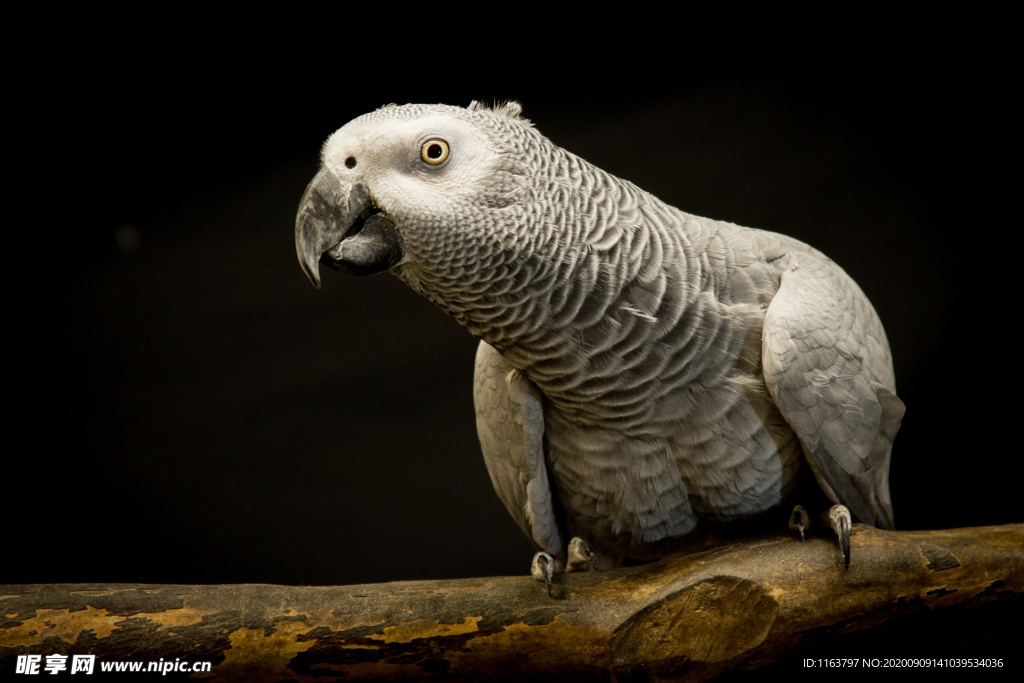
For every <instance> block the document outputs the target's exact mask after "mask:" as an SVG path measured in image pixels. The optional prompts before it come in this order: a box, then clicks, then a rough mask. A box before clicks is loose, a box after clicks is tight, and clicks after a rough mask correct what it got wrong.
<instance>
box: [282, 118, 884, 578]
mask: <svg viewBox="0 0 1024 683" xmlns="http://www.w3.org/2000/svg"><path fill="white" fill-rule="evenodd" d="M520 113H521V110H520V106H519V105H518V104H517V103H508V104H504V105H497V106H494V107H487V106H483V105H480V104H478V103H475V102H474V103H472V104H471V105H470V106H469V107H468V108H466V109H463V108H460V107H452V106H443V105H405V106H395V105H389V106H385V107H383V108H381V109H378V110H377V111H374V112H372V113H369V114H366V115H364V116H360V117H359V118H356V119H355V120H353V121H351V122H350V123H348V124H347V125H345V126H344V127H343V128H341V129H340V130H338V131H337V132H336V133H334V134H333V135H332V136H331V137H330V138H329V139H328V140H327V142H326V143H325V145H324V148H323V154H322V166H321V169H320V171H319V172H318V173H317V174H316V176H315V177H314V178H313V180H312V182H311V183H310V184H309V187H308V188H307V189H306V192H305V194H304V195H303V197H302V201H301V205H300V208H299V211H298V216H297V218H296V228H295V230H296V249H297V252H298V257H299V262H300V263H301V265H302V268H303V269H304V270H305V272H306V275H307V276H308V277H309V279H310V280H311V281H312V282H313V284H314V285H315V286H317V287H319V286H320V275H319V264H320V263H324V264H326V265H328V266H330V267H332V268H335V269H338V270H342V271H347V272H352V273H357V274H368V273H375V272H380V271H383V270H390V271H391V272H392V273H393V274H394V275H396V276H398V277H399V278H400V279H401V280H403V281H404V282H405V283H406V284H408V285H409V286H410V287H412V289H413V290H415V291H416V292H418V293H420V294H421V295H422V296H424V297H426V298H427V299H429V300H430V301H432V302H434V303H435V304H437V305H438V306H440V307H441V308H442V309H443V310H444V311H446V312H447V313H449V314H450V315H451V316H453V317H454V318H455V319H456V320H457V321H458V322H459V323H461V324H462V325H463V326H464V327H465V328H466V329H467V330H469V332H471V333H472V334H473V335H475V336H477V337H479V338H480V340H481V342H480V346H479V350H478V352H477V357H476V375H475V382H474V397H475V402H476V414H477V429H478V433H479V436H480V444H481V446H482V449H483V454H484V460H485V461H486V464H487V469H488V471H489V473H490V476H491V480H492V482H493V483H494V487H495V489H496V491H497V493H498V495H499V497H500V498H501V500H502V502H503V503H504V504H505V506H506V507H507V508H508V511H509V512H510V513H511V514H512V516H513V517H514V518H515V520H516V522H517V523H518V524H519V526H520V527H522V529H523V531H524V532H525V533H526V534H527V536H529V537H530V539H531V540H532V541H533V543H534V544H535V546H536V549H537V551H538V552H537V554H536V555H535V556H534V562H533V565H532V573H533V575H534V576H535V577H536V578H538V579H543V580H546V581H548V588H549V590H550V585H551V584H550V579H551V576H552V574H553V572H559V571H566V570H576V569H581V568H585V567H586V565H587V564H588V562H589V563H593V564H599V565H603V566H617V565H621V564H624V563H628V562H635V561H645V560H649V559H654V558H657V557H659V556H662V555H664V554H666V553H668V552H670V551H673V550H676V549H677V548H681V547H686V546H687V545H694V544H696V543H697V539H700V538H701V537H702V536H703V535H705V534H710V535H711V536H714V534H715V533H718V532H721V531H722V530H729V529H735V528H740V529H742V528H747V527H749V525H750V524H751V523H752V521H753V520H755V519H756V518H758V517H762V516H763V515H764V513H767V512H769V511H772V510H780V509H781V506H782V505H783V503H784V502H791V501H792V496H791V494H792V493H793V492H794V491H795V490H796V489H797V486H798V485H799V484H801V483H802V482H806V481H810V482H811V484H812V486H813V482H815V481H816V482H817V485H818V487H820V491H821V492H823V493H824V494H825V496H827V498H828V499H829V500H831V502H832V503H834V504H835V505H834V506H833V507H832V508H831V510H830V513H829V518H830V520H831V524H832V526H833V528H834V529H835V530H836V533H838V534H839V536H840V541H841V543H842V544H843V554H844V557H845V559H846V562H847V564H848V563H849V540H848V539H849V525H850V511H852V513H853V516H854V517H856V518H857V519H859V520H860V521H862V522H865V523H867V524H872V525H875V526H879V527H882V528H887V529H889V528H892V527H893V514H892V503H891V501H890V497H889V458H890V453H891V448H892V442H893V439H894V437H895V436H896V432H897V431H898V430H899V427H900V420H901V419H902V416H903V412H904V406H903V403H902V402H901V401H900V399H899V398H897V396H896V393H895V391H896V389H895V380H894V376H893V368H892V359H891V356H890V352H889V345H888V342H887V340H886V337H885V332H884V331H883V329H882V324H881V322H880V321H879V319H878V316H877V315H876V313H875V311H874V309H873V308H872V306H871V304H870V303H869V302H868V300H867V298H866V297H865V296H864V293H863V292H861V290H860V288H858V286H857V285H856V284H855V283H854V282H853V280H851V279H850V277H849V276H848V275H847V274H846V273H845V272H844V271H843V270H842V269H841V268H840V267H839V266H837V265H836V264H835V263H833V262H832V261H831V260H829V259H828V258H826V257H825V256H824V255H822V254H821V253H819V252H818V251H816V250H814V249H813V248H811V247H809V246H807V245H805V244H803V243H801V242H799V241H797V240H795V239H792V238H789V237H785V236H783V235H779V234H775V233H771V232H765V231H762V230H754V229H750V228H743V227H740V226H737V225H733V224H731V223H724V222H720V221H715V220H709V219H707V218H700V217H698V216H693V215H690V214H687V213H684V212H682V211H679V210H678V209H675V208H673V207H671V206H668V205H666V204H664V203H663V202H661V201H659V200H658V199H657V198H656V197H653V196H652V195H650V194H647V193H646V192H644V191H642V190H640V189H639V188H637V187H636V186H634V185H632V184H630V183H629V182H626V181H624V180H621V179H619V178H616V177H614V176H612V175H610V174H608V173H606V172H604V171H602V170H601V169H599V168H596V167H594V166H592V165H591V164H589V163H587V162H586V161H584V160H583V159H580V158H579V157H577V156H574V155H573V154H571V153H569V152H567V151H565V150H564V149H561V148H559V147H557V146H555V145H554V144H553V143H552V142H551V141H549V140H548V139H547V138H545V137H544V136H543V135H541V134H540V133H539V132H538V131H537V129H536V128H534V127H533V125H532V124H531V123H530V122H529V121H527V120H526V119H524V118H522V117H521V115H520ZM809 473H813V477H811V476H810V474H809ZM819 495H820V493H819ZM825 506H827V503H824V502H823V505H822V507H825ZM797 510H798V511H800V512H802V508H799V506H798V508H797ZM793 524H795V525H796V526H795V527H794V528H797V527H798V528H799V529H800V533H801V536H802V535H803V529H804V527H805V526H806V524H807V520H806V513H804V515H803V517H802V518H801V516H800V515H798V514H796V513H795V514H794V518H793V520H792V521H791V525H793ZM570 539H571V540H570Z"/></svg>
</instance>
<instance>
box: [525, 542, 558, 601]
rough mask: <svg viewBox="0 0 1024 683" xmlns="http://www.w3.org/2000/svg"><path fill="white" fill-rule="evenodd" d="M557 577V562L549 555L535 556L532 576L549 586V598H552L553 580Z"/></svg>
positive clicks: (538, 554)
mask: <svg viewBox="0 0 1024 683" xmlns="http://www.w3.org/2000/svg"><path fill="white" fill-rule="evenodd" d="M554 575H555V560H554V558H553V557H551V556H550V555H548V554H547V553H544V552H540V553H537V554H536V555H534V556H533V563H532V564H531V565H530V576H532V577H533V578H535V579H537V580H538V581H543V582H544V583H546V584H547V586H548V597H549V598H550V597H552V596H551V579H552V577H553V576H554Z"/></svg>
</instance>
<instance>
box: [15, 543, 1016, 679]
mask: <svg viewBox="0 0 1024 683" xmlns="http://www.w3.org/2000/svg"><path fill="white" fill-rule="evenodd" d="M854 532H855V533H854V535H853V538H852V541H853V546H852V557H853V562H852V565H851V566H850V568H849V569H848V570H845V569H844V568H843V564H842V558H841V557H840V554H839V550H838V547H837V546H836V544H835V543H834V542H833V541H831V540H828V539H809V540H808V541H807V542H806V543H801V542H800V541H798V540H795V539H793V538H789V537H771V538H764V539H760V540H755V541H748V542H743V543H736V544H732V545H727V546H723V547H719V548H715V549H712V550H708V551H705V552H701V553H697V554H693V555H684V556H673V557H669V558H666V559H664V560H661V561H659V562H656V563H653V564H649V565H645V566H641V567H632V568H627V569H619V570H612V571H607V572H602V573H587V574H576V575H568V576H562V577H556V581H557V585H556V590H555V593H554V597H553V598H549V597H548V595H547V592H546V591H545V589H544V586H543V584H540V583H537V582H536V581H533V580H532V579H530V578H529V577H525V576H523V577H493V578H480V579H458V580H446V581H409V582H397V583H385V584H371V585H360V586H339V587H296V586H271V585H223V586H175V585H145V584H142V585H137V584H130V585H129V584H59V585H18V586H0V606H2V607H3V615H4V616H3V618H2V620H0V672H3V671H13V670H14V662H15V659H16V656H17V655H19V654H42V655H47V654H65V655H69V654H95V655H96V657H97V659H96V661H97V662H103V661H157V660H159V659H160V658H163V659H164V660H165V661H174V660H175V659H176V658H181V659H182V660H193V661H212V662H213V668H212V675H213V678H212V680H217V681H221V680H244V681H260V680H275V681H276V680H281V679H282V678H289V679H299V680H317V681H323V680H331V678H332V677H339V678H341V677H343V678H345V679H346V680H350V679H359V678H401V677H411V678H415V679H422V678H429V677H432V676H435V675H436V676H443V677H453V678H457V677H467V678H485V677H495V676H503V677H509V678H518V677H522V678H526V677H531V678H548V679H558V680H560V681H568V680H579V679H584V680H592V679H594V678H598V679H608V678H611V677H615V678H617V679H618V680H634V679H642V680H646V679H648V678H651V677H653V678H674V677H677V676H686V677H687V678H688V679H692V680H706V679H709V678H713V677H714V676H716V675H718V674H720V673H723V672H726V671H735V670H751V669H757V668H759V667H764V666H766V665H769V664H771V663H772V662H776V661H778V660H780V659H781V658H784V657H791V656H793V655H795V654H800V653H806V652H807V650H808V648H813V647H815V646H816V645H817V646H820V645H821V644H822V643H828V642H832V641H831V639H832V638H834V637H836V636H842V635H843V634H847V633H852V632H855V631H861V630H864V629H876V628H879V627H884V626H885V625H886V624H892V623H896V624H900V623H916V624H921V623H924V622H922V621H921V619H922V618H923V619H926V620H930V619H935V618H940V617H941V615H943V614H945V615H952V618H951V619H949V620H947V621H949V622H950V623H954V624H956V625H957V626H956V628H957V630H962V629H968V630H962V631H961V632H962V634H970V633H971V631H970V630H969V629H982V630H985V629H987V630H989V631H992V630H993V629H996V628H997V626H996V625H994V624H992V619H994V618H999V617H1000V616H1003V615H1005V616H1006V617H1007V621H1010V619H1009V617H1010V616H1011V615H1015V621H1016V626H1015V627H1014V628H1015V629H1017V632H1018V633H1019V632H1020V629H1021V626H1020V620H1019V615H1020V614H1021V613H1024V609H1022V608H1024V524H1012V525H1006V526H996V527H978V528H967V529H952V530H944V531H920V532H891V531H880V530H878V529H874V528H871V527H865V526H860V525H856V526H855V527H854ZM970 608H973V609H970ZM922 615H923V616H922ZM915 619H917V621H916V622H913V620H915ZM977 632H981V631H977ZM1007 642H1009V641H1007ZM853 654H855V655H856V656H858V657H859V656H864V653H853ZM890 654H896V655H899V656H905V653H890ZM989 655H990V656H1005V653H1004V654H1002V655H1000V654H997V653H989ZM866 656H879V655H871V654H870V653H867V655H866ZM928 656H931V657H941V656H946V655H945V654H943V652H931V653H928ZM206 676H209V674H207V675H206ZM204 678H205V676H204Z"/></svg>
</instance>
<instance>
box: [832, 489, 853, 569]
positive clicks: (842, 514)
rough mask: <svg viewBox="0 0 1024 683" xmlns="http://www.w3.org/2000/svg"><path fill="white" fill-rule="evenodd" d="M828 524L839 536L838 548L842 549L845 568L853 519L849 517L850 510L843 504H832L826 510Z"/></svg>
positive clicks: (848, 554)
mask: <svg viewBox="0 0 1024 683" xmlns="http://www.w3.org/2000/svg"><path fill="white" fill-rule="evenodd" d="M828 525H829V526H830V527H832V531H834V532H836V536H838V537H839V549H840V550H842V551H843V562H844V564H845V565H846V568H847V569H849V568H850V529H851V527H852V526H853V520H852V519H851V518H850V510H849V509H848V508H847V507H846V506H845V505H833V506H832V507H831V508H829V510H828Z"/></svg>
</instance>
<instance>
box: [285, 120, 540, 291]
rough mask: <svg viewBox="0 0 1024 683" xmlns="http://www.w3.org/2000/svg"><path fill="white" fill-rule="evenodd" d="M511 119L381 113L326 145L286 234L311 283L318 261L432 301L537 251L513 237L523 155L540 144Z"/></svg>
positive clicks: (523, 183) (524, 187)
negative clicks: (399, 284) (403, 284)
mask: <svg viewBox="0 0 1024 683" xmlns="http://www.w3.org/2000/svg"><path fill="white" fill-rule="evenodd" d="M519 111H520V109H519V105H518V104H515V103H510V104H507V105H503V106H501V107H495V108H493V109H491V108H486V107H483V106H479V105H476V104H475V103H474V104H473V105H470V107H469V108H468V109H463V108H460V107H450V106H444V105H405V106H394V105H389V106H386V107H383V108H381V109H378V110H377V111H375V112H371V113H369V114H366V115H364V116H360V117H359V118H356V119H354V120H352V121H351V122H349V123H348V124H346V125H345V126H344V127H342V128H341V129H340V130H338V131H337V132H335V133H334V134H333V135H331V137H330V138H328V140H327V142H326V143H325V144H324V147H323V152H322V164H321V168H320V171H319V172H318V173H317V174H316V176H315V177H314V178H313V180H312V182H310V184H309V186H308V187H307V188H306V191H305V194H304V195H303V197H302V201H301V203H300V206H299V211H298V215H297V217H296V225H295V244H296V251H297V253H298V258H299V263H300V264H301V265H302V268H303V270H304V271H305V273H306V275H307V277H309V279H310V281H311V282H312V283H313V285H314V286H315V287H317V288H319V287H320V285H321V280H320V272H319V265H320V264H321V263H322V264H324V265H326V266H328V267H330V268H334V269H337V270H341V271H345V272H350V273H355V274H361V275H362V274H371V273H377V272H381V271H385V270H391V271H392V272H394V273H395V274H397V275H399V276H400V277H402V278H403V279H405V280H406V281H407V282H409V284H411V285H413V286H414V288H415V289H418V290H420V291H421V293H424V294H428V295H429V294H430V293H431V292H433V293H434V294H435V295H437V292H438V291H439V290H444V289H446V288H450V287H452V286H456V283H457V284H458V286H463V287H464V286H470V285H472V284H473V283H474V282H476V281H478V280H479V278H483V277H494V276H495V273H494V272H493V271H494V270H495V269H497V270H500V269H501V267H502V264H503V262H504V263H506V264H507V262H508V261H510V260H513V259H514V258H516V257H517V256H523V250H524V249H526V248H528V247H529V246H530V242H531V241H534V242H535V241H536V240H535V239H533V240H531V239H530V238H529V237H528V236H527V235H526V234H525V233H524V231H523V230H522V229H521V226H522V225H523V224H524V223H526V222H529V221H528V216H526V215H525V214H527V213H529V210H528V209H527V208H526V204H527V202H525V201H524V200H527V199H528V197H529V196H530V195H531V194H533V193H532V192H531V191H530V184H531V176H530V173H528V172H527V170H528V169H529V168H531V167H532V166H533V164H532V158H533V157H532V156H531V155H534V156H535V155H536V151H531V150H536V149H537V148H538V145H544V144H547V145H549V146H550V143H547V140H546V139H545V138H543V136H541V135H539V134H537V133H535V132H534V131H533V130H532V127H531V125H530V123H529V122H528V121H526V120H525V119H522V118H520V117H519ZM487 269H490V270H491V271H492V272H484V271H485V270H487ZM499 275H500V273H499ZM424 290H426V291H424ZM430 298H433V299H435V300H437V299H438V298H444V297H443V296H440V297H439V296H431V297H430Z"/></svg>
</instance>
